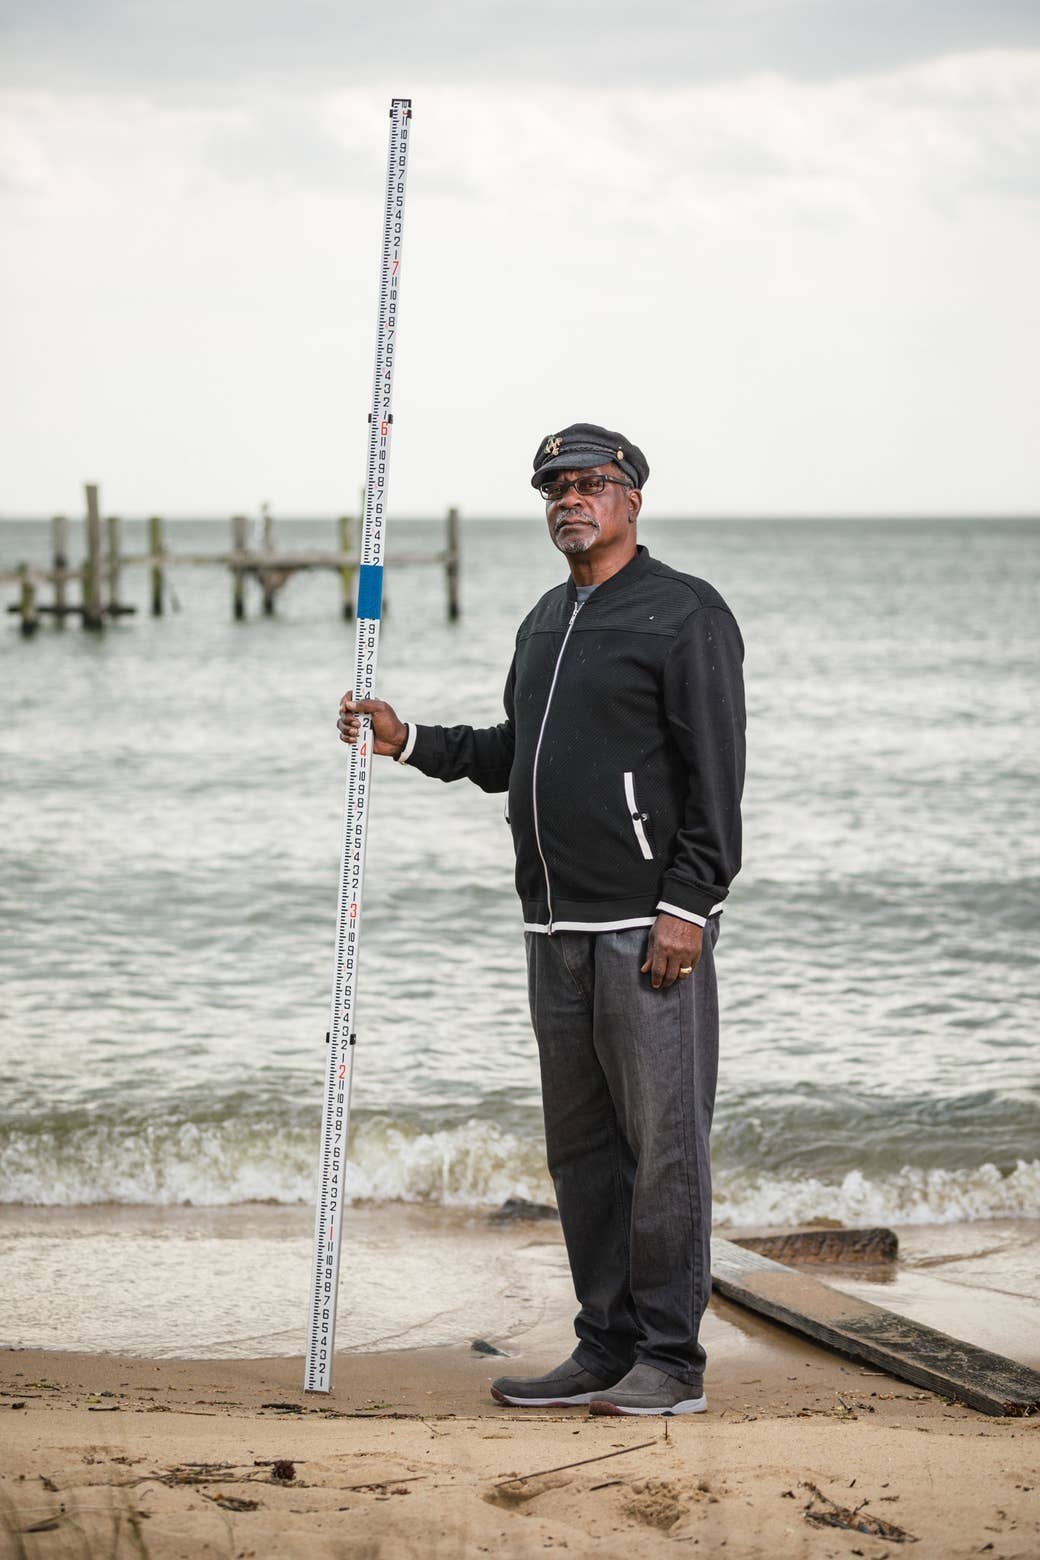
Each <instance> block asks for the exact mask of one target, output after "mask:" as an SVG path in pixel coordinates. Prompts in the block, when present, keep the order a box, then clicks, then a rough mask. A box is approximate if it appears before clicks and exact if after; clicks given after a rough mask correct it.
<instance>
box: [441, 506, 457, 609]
mask: <svg viewBox="0 0 1040 1560" xmlns="http://www.w3.org/2000/svg"><path fill="white" fill-rule="evenodd" d="M444 582H445V585H446V586H447V592H448V621H449V623H457V622H458V620H459V512H458V510H457V509H456V508H455V507H454V505H453V506H452V507H451V509H449V510H448V524H447V537H446V546H445V552H444Z"/></svg>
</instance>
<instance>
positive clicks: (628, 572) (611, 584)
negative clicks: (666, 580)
mask: <svg viewBox="0 0 1040 1560" xmlns="http://www.w3.org/2000/svg"><path fill="white" fill-rule="evenodd" d="M653 561H654V560H653V559H652V558H651V556H650V554H649V553H648V552H647V550H646V548H645V547H642V546H637V547H636V555H635V557H634V558H630V559H629V561H628V562H627V563H626V564H625V567H624V568H623V569H619V570H618V571H617V573H616V574H612V575H611V576H610V578H609V580H604V581H603V583H602V585H597V586H596V589H595V590H594V591H593V593H592V595H591V596H590V597H589V601H590V602H592V601H602V599H603V597H604V596H613V594H614V593H615V591H620V590H626V589H627V588H628V586H629V585H633V584H634V583H635V582H636V580H638V579H641V578H642V577H643V575H644V574H645V573H646V571H647V569H649V568H650V566H651V564H652V563H653ZM577 599H578V592H577V590H576V589H575V586H574V580H573V578H571V579H569V580H568V581H567V602H568V605H570V606H573V605H574V603H575V602H576V601H577Z"/></svg>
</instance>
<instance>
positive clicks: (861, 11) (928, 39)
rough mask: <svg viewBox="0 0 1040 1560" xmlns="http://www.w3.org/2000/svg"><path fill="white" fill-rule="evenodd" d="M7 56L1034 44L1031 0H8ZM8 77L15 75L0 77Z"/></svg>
mask: <svg viewBox="0 0 1040 1560" xmlns="http://www.w3.org/2000/svg"><path fill="white" fill-rule="evenodd" d="M0 43H2V45H3V46H2V47H0V61H6V64H2V65H0V69H3V70H5V71H6V73H7V74H6V80H7V81H8V82H9V83H10V84H12V85H14V84H18V85H20V86H22V87H34V86H37V87H44V86H47V87H50V88H53V89H56V90H64V89H76V90H81V91H82V90H92V91H103V90H119V91H128V92H133V93H138V94H140V93H147V94H149V95H156V94H158V95H162V96H166V97H171V98H175V99H177V98H181V99H183V98H184V97H185V96H186V95H187V96H188V97H190V98H197V97H210V98H212V97H215V96H218V95H220V94H225V95H226V94H227V93H228V92H230V93H231V94H232V95H234V94H236V93H237V92H238V91H239V90H241V89H243V88H246V87H248V86H249V85H250V84H255V83H257V82H262V83H267V84H268V85H274V84H276V83H282V84H283V85H284V84H285V83H295V84H296V85H297V86H300V85H302V84H304V83H311V84H314V85H320V86H323V87H325V88H327V89H329V90H332V89H334V88H336V87H337V86H343V85H347V86H355V87H356V86H359V85H363V84H366V83H385V86H386V90H387V92H388V93H389V92H391V91H396V92H408V91H415V90H417V89H418V88H419V87H420V86H423V85H428V84H430V83H435V82H439V83H449V82H450V83H455V84H471V85H479V84H481V83H489V82H495V81H498V82H508V81H531V82H552V83H555V84H558V85H559V86H560V88H561V89H562V90H571V89H575V90H577V89H586V88H590V87H596V86H601V87H602V86H613V87H620V86H640V85H643V86H657V85H662V86H664V85H673V86H674V85H676V84H680V83H682V82H711V81H728V80H733V79H736V78H738V77H741V76H745V75H754V74H760V73H775V74H777V75H781V76H785V77H789V78H791V79H795V80H803V81H827V80H832V79H835V78H841V77H848V76H856V75H863V74H872V73H877V72H881V71H891V70H895V69H898V68H901V67H905V66H908V65H913V64H916V63H919V62H922V61H925V60H929V59H934V58H937V57H940V56H943V55H948V54H956V53H966V52H974V51H978V50H984V49H1017V48H1027V47H1031V46H1035V45H1037V44H1040V9H1038V7H1037V6H1036V4H1035V0H989V3H986V0H914V3H912V4H907V3H906V0H644V3H642V4H641V5H640V6H639V7H638V9H637V10H636V11H633V9H632V6H631V4H630V0H527V3H524V4H521V3H519V0H454V3H453V4H451V5H445V4H436V3H432V0H400V3H399V4H398V5H396V6H395V7H394V8H393V10H392V11H389V12H388V11H387V10H386V9H381V8H379V7H374V6H362V5H360V4H358V3H344V0H295V3H288V0H14V3H13V4H9V5H8V6H7V7H5V8H4V11H3V13H2V20H0ZM0 79H3V78H0Z"/></svg>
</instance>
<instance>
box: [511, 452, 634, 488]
mask: <svg viewBox="0 0 1040 1560" xmlns="http://www.w3.org/2000/svg"><path fill="white" fill-rule="evenodd" d="M590 466H617V467H618V470H619V471H620V470H621V469H622V467H621V465H620V462H619V461H616V460H614V459H613V458H612V457H611V456H610V455H604V453H603V451H602V450H568V451H567V453H566V455H556V456H554V457H553V459H552V460H547V461H546V463H545V465H544V466H539V467H538V470H537V471H536V472H535V474H534V476H533V477H532V478H531V486H532V487H533V488H539V487H541V485H542V483H543V482H548V481H549V479H550V478H551V477H553V476H555V474H556V473H557V472H558V471H586V470H587V469H588V468H589V467H590ZM626 475H627V473H626Z"/></svg>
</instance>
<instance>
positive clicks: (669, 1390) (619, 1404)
mask: <svg viewBox="0 0 1040 1560" xmlns="http://www.w3.org/2000/svg"><path fill="white" fill-rule="evenodd" d="M588 1402H589V1412H590V1413H592V1414H666V1415H668V1414H703V1413H704V1410H705V1409H706V1408H707V1406H708V1399H707V1398H706V1397H705V1396H704V1383H703V1381H692V1382H687V1381H677V1380H676V1378H675V1377H674V1376H669V1375H668V1373H667V1371H663V1370H658V1369H657V1367H656V1365H633V1366H632V1369H631V1370H630V1371H629V1373H628V1375H627V1376H625V1377H624V1378H623V1379H622V1380H621V1381H619V1382H618V1384H617V1386H616V1387H611V1388H610V1389H609V1391H607V1392H594V1393H593V1394H592V1396H591V1397H590V1398H589V1400H588Z"/></svg>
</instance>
